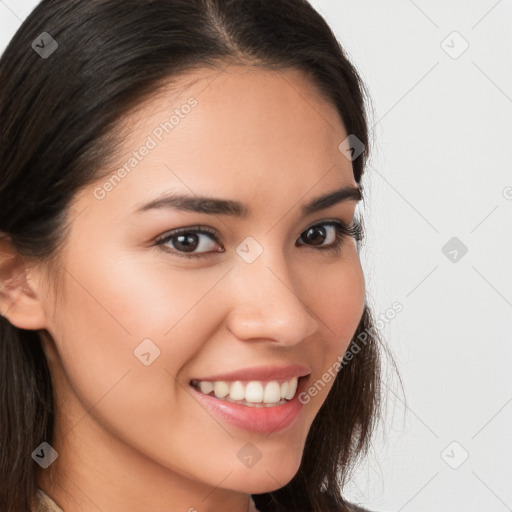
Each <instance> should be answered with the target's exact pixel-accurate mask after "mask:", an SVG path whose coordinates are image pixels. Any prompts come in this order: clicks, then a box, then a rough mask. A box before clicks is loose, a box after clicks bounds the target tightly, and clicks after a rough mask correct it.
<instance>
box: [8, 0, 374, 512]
mask: <svg viewBox="0 0 512 512" xmlns="http://www.w3.org/2000/svg"><path fill="white" fill-rule="evenodd" d="M0 91H1V92H0V94H1V96H0V111H1V125H2V137H1V141H0V157H1V162H2V166H1V171H0V172H1V176H0V183H1V185H0V202H1V204H2V209H1V211H0V232H1V233H2V237H1V245H0V256H1V259H0V278H1V283H2V293H1V304H0V305H1V311H2V315H3V316H2V318H0V321H1V324H0V328H1V330H0V354H1V356H0V357H1V378H2V386H1V399H0V407H1V409H2V411H3V414H2V417H1V420H0V421H1V429H0V442H1V446H2V452H1V465H0V503H1V508H2V510H4V511H7V512H13V511H18V510H32V511H38V510H46V509H48V510H57V511H58V510H64V511H65V512H70V511H92V510H94V511H97V510H103V511H109V512H110V511H123V512H126V511H146V510H155V511H156V510H158V511H162V512H164V511H165V512H174V511H178V510H180V511H181V510H188V511H189V512H190V511H196V510H197V511H218V510H229V511H232V512H245V511H247V510H253V511H254V510H259V511H261V512H267V511H292V510H293V511H315V512H320V511H326V510H337V511H349V510H357V508H356V507H354V506H353V505H350V504H349V503H348V502H347V501H346V500H345V499H343V497H342V487H343V484H344V482H345V481H346V480H347V478H348V475H349V470H350V469H351V467H352V466H353V464H354V462H355V460H356V459H357V458H358V456H359V455H361V454H363V453H364V452H365V450H366V448H367V446H368V443H369V438H370V435H371V432H372V429H373V425H374V422H375V418H376V417H377V415H378V410H379V382H380V380H379V379H380V377H379V359H378V350H377V345H378V342H379V338H378V333H377V332H376V330H375V329H374V327H373V325H374V324H373V316H372V312H371V310H370V308H369V307H368V305H367V301H366V290H365V282H364V275H363V272H362V268H361V265H360V260H359V242H360V240H361V237H362V224H361V220H360V219H358V218H357V216H356V215H355V213H356V212H355V210H356V206H357V204H359V201H360V200H361V199H362V188H361V178H362V175H363V172H364V167H365V162H366V160H367V157H368V142H369V137H368V126H367V120H366V112H365V105H364V95H363V91H364V86H363V84H362V82H361V80H360V78H359V76H358V74H357V72H356V70H355V69H354V67H353V66H352V65H351V63H350V62H349V61H348V60H347V58H346V56H345V54H344V52H343V50H342V49H341V47H340V45H339V43H338V42H337V41H336V39H335V37H334V35H333V33H332V31H331V30H330V29H329V27H328V26H327V24H326V22H325V21H324V19H323V18H322V17H321V16H320V15H319V14H318V13H317V12H316V11H315V10H314V9H313V8H312V7H311V6H310V5H309V4H308V3H307V2H306V1H305V0H193V1H191V0H124V1H123V2H118V1H117V0H89V1H83V0H51V1H50V0H43V1H42V2H41V3H40V4H39V5H38V6H37V7H36V9H35V10H34V11H33V12H32V13H31V14H30V16H29V17H28V18H27V19H26V20H25V22H24V23H23V24H22V26H21V27H20V29H19V30H18V32H17V33H16V35H15V36H14V38H13V39H12V41H11V42H10V44H9V46H8V47H7V49H6V51H5V52H4V54H3V56H2V58H1V60H0ZM356 348H357V350H356ZM45 507H46V508H45Z"/></svg>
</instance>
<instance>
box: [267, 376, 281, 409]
mask: <svg viewBox="0 0 512 512" xmlns="http://www.w3.org/2000/svg"><path fill="white" fill-rule="evenodd" d="M279 400H281V386H280V385H279V383H278V382H276V381H272V382H269V383H268V384H267V385H266V386H265V393H264V394H263V403H265V404H272V403H275V402H279Z"/></svg>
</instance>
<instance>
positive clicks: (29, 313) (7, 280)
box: [0, 237, 47, 330]
mask: <svg viewBox="0 0 512 512" xmlns="http://www.w3.org/2000/svg"><path fill="white" fill-rule="evenodd" d="M0 313H1V315H2V316H4V317H6V318H7V320H9V322H10V323H11V324H12V325H14V326H15V327H19V328H20V329H29V330H37V329H44V328H46V324H47V322H46V315H45V311H44V308H43V304H42V302H41V300H40V298H39V296H38V294H37V285H36V283H35V282H34V281H33V279H32V275H30V274H29V272H28V269H27V267H26V265H25V262H24V260H23V258H22V257H21V256H20V255H19V254H18V253H17V252H16V250H15V249H14V248H13V246H12V244H11V243H10V241H9V240H8V239H7V238H5V237H0Z"/></svg>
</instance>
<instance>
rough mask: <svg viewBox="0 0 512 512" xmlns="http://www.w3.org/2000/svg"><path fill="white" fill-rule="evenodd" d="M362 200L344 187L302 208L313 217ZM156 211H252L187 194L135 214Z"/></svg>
mask: <svg viewBox="0 0 512 512" xmlns="http://www.w3.org/2000/svg"><path fill="white" fill-rule="evenodd" d="M361 199H362V194H361V189H360V188H359V187H353V186H344V187H341V188H339V189H337V190H334V191H332V192H328V193H327V194H324V195H321V196H319V197H316V198H314V199H312V200H311V201H310V202H308V203H307V204H305V205H303V206H302V207H301V211H302V214H303V215H304V216H306V215H311V214H312V213H315V212H318V211H320V210H324V209H326V208H329V207H330V206H334V205H335V204H338V203H341V202H343V201H357V202H358V201H360V200H361ZM154 209H171V210H182V211H186V212H196V213H206V214H207V215H231V216H234V217H242V218H247V217H248V216H249V214H250V209H249V208H248V207H247V206H246V205H244V204H243V203H240V202H239V201H233V200H230V199H218V198H215V197H206V196H190V195H186V194H175V193H171V194H165V195H163V196H161V197H159V198H157V199H154V200H153V201H151V202H149V203H147V204H144V205H142V206H140V207H139V208H137V209H136V210H135V212H134V213H142V212H146V211H148V210H154Z"/></svg>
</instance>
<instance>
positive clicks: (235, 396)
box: [229, 380, 245, 400]
mask: <svg viewBox="0 0 512 512" xmlns="http://www.w3.org/2000/svg"><path fill="white" fill-rule="evenodd" d="M229 398H231V400H243V399H244V398H245V390H244V386H243V384H242V383H241V382H240V381H239V380H237V381H235V382H233V384H231V388H230V389H229Z"/></svg>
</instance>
